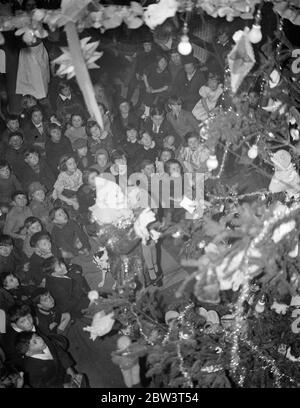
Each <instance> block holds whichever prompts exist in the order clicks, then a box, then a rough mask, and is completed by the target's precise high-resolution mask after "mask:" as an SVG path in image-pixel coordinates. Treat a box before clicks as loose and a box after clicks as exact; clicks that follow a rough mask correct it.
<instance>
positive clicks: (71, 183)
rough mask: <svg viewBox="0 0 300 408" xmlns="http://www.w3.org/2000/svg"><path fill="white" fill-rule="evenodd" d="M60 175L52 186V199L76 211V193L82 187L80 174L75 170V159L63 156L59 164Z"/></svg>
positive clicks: (70, 156)
mask: <svg viewBox="0 0 300 408" xmlns="http://www.w3.org/2000/svg"><path fill="white" fill-rule="evenodd" d="M59 169H60V173H59V175H58V177H57V180H56V182H55V184H54V191H53V194H52V197H53V198H54V199H55V200H56V199H60V200H61V201H62V202H63V203H65V204H66V205H67V206H69V207H71V208H73V209H74V210H78V208H79V206H78V201H77V198H76V193H77V191H78V189H79V187H80V186H81V185H82V172H81V171H80V170H79V169H78V168H77V163H76V161H75V157H74V156H72V155H65V156H63V157H62V158H61V159H60V162H59Z"/></svg>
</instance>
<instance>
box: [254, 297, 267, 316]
mask: <svg viewBox="0 0 300 408" xmlns="http://www.w3.org/2000/svg"><path fill="white" fill-rule="evenodd" d="M264 310H265V301H264V300H263V299H260V300H259V301H258V302H257V303H256V305H255V311H256V313H263V312H264Z"/></svg>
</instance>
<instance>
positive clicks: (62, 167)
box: [59, 153, 76, 171]
mask: <svg viewBox="0 0 300 408" xmlns="http://www.w3.org/2000/svg"><path fill="white" fill-rule="evenodd" d="M69 159H74V160H75V162H76V159H75V156H74V154H73V153H69V154H64V155H63V156H62V157H61V158H60V160H59V170H60V171H67V170H68V169H67V165H66V163H67V161H68V160H69Z"/></svg>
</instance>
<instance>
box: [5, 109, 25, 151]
mask: <svg viewBox="0 0 300 408" xmlns="http://www.w3.org/2000/svg"><path fill="white" fill-rule="evenodd" d="M15 132H21V133H23V132H22V130H21V129H20V121H19V116H17V115H8V116H7V118H6V129H5V131H4V132H3V133H2V136H1V142H2V143H3V147H4V148H6V147H7V145H8V139H9V136H10V135H11V134H13V133H15Z"/></svg>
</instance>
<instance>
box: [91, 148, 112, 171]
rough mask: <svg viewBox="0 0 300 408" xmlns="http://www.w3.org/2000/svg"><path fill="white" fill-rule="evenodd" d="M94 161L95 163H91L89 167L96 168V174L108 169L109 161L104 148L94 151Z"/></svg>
mask: <svg viewBox="0 0 300 408" xmlns="http://www.w3.org/2000/svg"><path fill="white" fill-rule="evenodd" d="M95 162H96V164H93V165H92V166H91V169H94V170H96V171H97V172H98V174H101V173H106V172H107V171H109V168H110V165H111V163H110V161H109V154H108V151H107V150H105V149H98V150H97V151H96V153H95Z"/></svg>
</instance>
